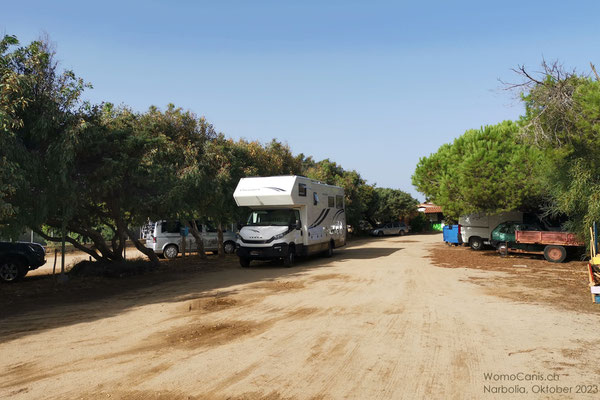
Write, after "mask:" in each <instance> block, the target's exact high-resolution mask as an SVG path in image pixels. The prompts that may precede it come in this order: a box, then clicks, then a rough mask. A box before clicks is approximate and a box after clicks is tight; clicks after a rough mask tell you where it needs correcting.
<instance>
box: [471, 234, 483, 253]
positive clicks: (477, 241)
mask: <svg viewBox="0 0 600 400" xmlns="http://www.w3.org/2000/svg"><path fill="white" fill-rule="evenodd" d="M469 246H471V248H472V249H473V250H477V251H479V250H481V249H483V240H481V238H480V237H479V236H473V237H471V238H470V239H469Z"/></svg>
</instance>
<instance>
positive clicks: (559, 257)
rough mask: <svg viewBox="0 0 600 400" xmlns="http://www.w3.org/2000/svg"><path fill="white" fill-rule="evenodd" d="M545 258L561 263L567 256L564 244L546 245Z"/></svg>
mask: <svg viewBox="0 0 600 400" xmlns="http://www.w3.org/2000/svg"><path fill="white" fill-rule="evenodd" d="M544 258H545V259H546V260H547V261H550V262H551V263H561V262H563V261H565V258H567V250H566V249H565V248H564V247H562V246H546V247H545V248H544Z"/></svg>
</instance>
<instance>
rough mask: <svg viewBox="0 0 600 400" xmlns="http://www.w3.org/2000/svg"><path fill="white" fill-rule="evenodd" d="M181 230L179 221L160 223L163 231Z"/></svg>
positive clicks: (174, 231) (175, 231) (173, 231)
mask: <svg viewBox="0 0 600 400" xmlns="http://www.w3.org/2000/svg"><path fill="white" fill-rule="evenodd" d="M180 231H181V223H180V222H179V221H163V222H162V224H161V232H163V233H165V232H166V233H179V232H180Z"/></svg>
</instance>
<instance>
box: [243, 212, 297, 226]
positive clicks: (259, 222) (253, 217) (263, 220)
mask: <svg viewBox="0 0 600 400" xmlns="http://www.w3.org/2000/svg"><path fill="white" fill-rule="evenodd" d="M298 220H300V213H299V212H298V210H290V209H282V210H281V209H280V210H256V211H252V213H251V214H250V216H249V217H248V225H250V226H270V225H274V226H288V225H292V224H295V223H296V221H298Z"/></svg>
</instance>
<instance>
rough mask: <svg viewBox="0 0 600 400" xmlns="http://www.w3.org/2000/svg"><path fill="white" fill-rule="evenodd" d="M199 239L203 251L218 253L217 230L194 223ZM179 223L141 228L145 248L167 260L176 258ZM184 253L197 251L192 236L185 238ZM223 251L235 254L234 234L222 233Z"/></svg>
mask: <svg viewBox="0 0 600 400" xmlns="http://www.w3.org/2000/svg"><path fill="white" fill-rule="evenodd" d="M196 225H197V226H198V230H199V231H200V237H202V242H203V243H204V250H205V251H218V250H219V241H218V239H217V229H216V228H215V227H213V226H211V225H210V224H201V223H200V222H199V221H197V222H196ZM181 228H182V226H181V223H180V222H179V221H167V220H162V221H158V222H149V223H148V224H147V225H146V226H145V227H143V228H142V232H143V236H144V237H145V239H146V247H148V248H150V249H152V250H154V252H155V253H156V254H158V255H159V256H164V257H165V258H168V259H173V258H175V257H177V254H179V253H180V252H181V244H182V243H181V240H182V236H181ZM185 240H186V242H185V251H186V252H188V251H197V250H198V246H197V245H196V239H194V236H192V234H191V233H190V234H188V235H187V237H186V238H185ZM223 249H224V250H225V253H227V254H233V253H234V252H235V233H233V232H230V231H223Z"/></svg>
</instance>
